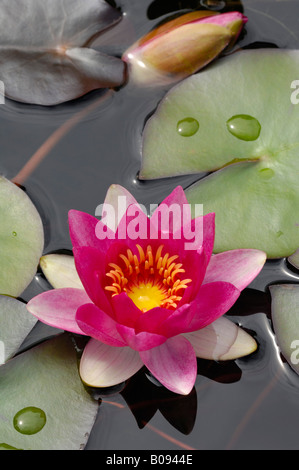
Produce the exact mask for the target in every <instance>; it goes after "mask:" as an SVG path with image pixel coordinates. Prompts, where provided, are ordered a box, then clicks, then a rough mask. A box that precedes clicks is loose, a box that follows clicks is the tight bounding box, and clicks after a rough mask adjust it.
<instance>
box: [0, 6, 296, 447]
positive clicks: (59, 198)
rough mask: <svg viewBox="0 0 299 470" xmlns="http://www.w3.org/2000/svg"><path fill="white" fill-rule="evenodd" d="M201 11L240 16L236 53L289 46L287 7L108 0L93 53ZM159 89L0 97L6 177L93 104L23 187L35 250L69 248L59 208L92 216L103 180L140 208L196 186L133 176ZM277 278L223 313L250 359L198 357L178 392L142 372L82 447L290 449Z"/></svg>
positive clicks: (274, 274) (282, 264)
mask: <svg viewBox="0 0 299 470" xmlns="http://www.w3.org/2000/svg"><path fill="white" fill-rule="evenodd" d="M208 4H210V8H215V9H216V8H217V7H221V6H222V7H223V6H225V8H224V9H223V10H222V11H229V10H234V9H238V10H240V11H243V12H244V14H245V15H247V16H248V18H249V22H248V24H247V26H246V28H245V32H244V34H243V35H242V37H241V39H240V41H239V44H238V45H239V46H240V47H260V46H264V47H281V48H293V49H295V48H299V3H298V0H293V1H287V0H281V1H279V0H256V1H254V0H244V1H243V2H239V1H227V2H224V1H218V2H217V1H215V0H214V1H210V2H209V0H206V1H199V0H197V1H196V0H189V1H188V0H186V1H183V0H182V1H178V0H171V1H170V0H160V1H158V0H155V1H150V0H119V1H117V0H116V5H117V7H120V9H121V10H122V11H123V12H124V13H126V15H125V17H124V20H123V22H122V23H121V24H120V25H119V26H117V28H116V29H114V30H113V31H110V32H108V33H107V34H106V35H105V36H104V38H103V39H104V40H103V39H102V41H99V40H98V43H97V47H98V48H99V49H101V50H106V51H108V52H111V53H114V54H116V55H119V56H120V55H121V54H122V52H123V51H124V50H125V49H126V48H127V46H129V45H130V44H131V43H132V42H133V41H135V40H136V39H137V38H138V37H139V36H141V35H143V34H144V33H146V32H148V31H149V30H150V29H151V28H152V27H154V26H155V25H156V24H157V23H158V22H159V21H161V20H164V19H165V18H166V17H167V16H168V15H170V14H173V13H177V12H179V11H183V12H184V11H188V10H189V9H194V8H204V5H208ZM298 77H299V72H298ZM298 77H294V79H295V78H298ZM165 92H166V89H164V90H161V89H159V90H151V91H150V90H138V89H137V90H136V89H135V88H134V87H133V86H132V85H131V84H130V83H128V84H127V85H126V86H124V87H122V88H121V89H120V90H118V91H116V92H114V93H112V94H108V95H107V96H106V95H105V93H104V92H102V91H96V92H93V93H90V94H89V95H88V96H85V97H83V98H81V99H79V100H76V101H74V102H72V103H66V104H64V105H60V106H56V107H52V108H43V107H39V106H28V105H22V104H19V103H15V102H12V101H8V100H7V102H6V105H5V106H0V123H1V125H0V137H1V159H0V172H1V173H2V174H4V175H5V176H6V177H7V178H10V179H11V178H13V177H14V176H15V175H16V174H18V172H19V171H20V170H21V168H22V167H23V166H24V165H25V163H26V162H27V161H28V160H29V158H30V157H31V155H33V154H34V153H35V152H36V151H37V149H39V147H40V146H41V145H42V144H43V143H44V142H45V141H46V140H47V139H48V137H49V136H50V135H51V134H52V133H53V132H54V131H55V130H56V129H57V128H59V127H60V126H61V125H62V124H63V123H64V122H65V121H67V120H68V119H69V118H71V116H73V115H74V114H75V113H77V112H79V111H81V110H83V109H85V108H86V107H87V106H90V105H92V103H94V102H95V101H96V100H98V99H99V98H100V97H101V96H102V97H103V101H102V103H101V104H99V106H98V107H96V108H95V109H93V110H92V111H91V112H90V113H88V114H87V115H85V116H83V117H82V119H81V120H80V122H79V123H78V124H77V125H76V126H75V127H74V128H73V129H71V130H70V131H69V132H68V133H66V134H65V135H64V137H63V138H62V139H61V140H60V141H59V142H58V143H57V144H56V145H55V146H54V147H53V148H52V150H51V151H50V152H49V153H48V154H47V156H46V157H45V159H44V160H43V161H42V162H41V164H40V165H39V166H38V167H37V168H36V170H35V171H34V172H33V173H32V174H31V175H30V176H29V177H28V178H27V179H26V181H25V182H24V187H25V190H26V191H27V193H28V194H29V196H30V197H31V198H32V200H33V201H34V203H35V204H36V206H37V208H38V209H39V211H40V213H41V216H42V218H43V221H44V225H45V235H46V246H45V253H49V252H52V251H57V250H61V249H66V250H69V249H71V244H70V240H69V235H68V226H67V213H68V211H69V210H70V209H71V208H73V209H77V210H82V211H85V212H89V213H91V214H94V212H95V209H96V207H97V205H98V204H101V203H102V202H103V200H104V197H105V194H106V191H107V189H108V187H109V186H110V185H111V184H112V183H119V184H121V185H123V186H125V187H126V188H127V189H128V190H129V191H131V192H132V193H133V194H134V196H135V197H136V198H137V200H138V201H139V202H141V203H143V204H150V203H159V202H160V201H161V200H162V199H163V198H164V197H165V196H166V195H168V194H169V192H170V191H171V190H172V189H173V188H174V187H175V186H177V185H178V184H181V185H182V186H183V187H184V188H186V187H187V186H189V185H190V184H191V183H193V182H194V181H196V180H197V179H198V177H199V176H197V175H192V176H185V177H181V178H173V179H167V180H159V181H158V180H157V181H151V182H141V181H138V171H139V166H140V142H141V140H140V137H141V132H142V128H143V125H144V122H145V120H146V119H147V117H148V116H149V115H150V114H151V113H152V112H153V111H154V109H155V108H156V106H157V104H158V102H159V101H160V100H161V98H162V97H163V96H164V94H165ZM269 105H271V104H269ZM24 217H26V214H24ZM281 281H283V282H285V281H287V282H297V283H298V282H299V273H296V271H295V270H292V269H291V268H290V267H289V265H288V264H287V262H286V260H277V261H271V262H267V264H266V266H265V268H264V269H263V271H262V273H261V274H260V275H259V276H258V278H257V279H256V280H255V281H254V283H253V284H252V285H251V286H250V287H249V288H248V289H246V290H245V291H244V292H243V293H242V295H241V297H240V299H239V301H238V302H237V303H236V305H235V306H234V308H233V309H232V310H231V311H230V312H229V314H230V318H231V319H232V320H233V321H236V322H237V323H238V324H240V325H241V326H243V327H244V328H245V329H247V330H248V331H249V332H251V333H252V334H253V335H254V337H255V338H256V340H257V342H258V344H259V348H258V350H257V352H256V353H254V354H253V355H252V356H250V357H247V358H244V359H240V360H237V361H232V362H227V363H223V364H218V363H215V362H213V361H204V360H199V361H198V370H199V373H198V377H197V381H196V385H195V388H194V390H193V392H192V393H191V394H190V396H188V397H180V396H177V395H175V394H173V393H171V392H168V391H166V390H165V389H163V388H162V387H160V386H159V385H158V384H156V383H155V382H154V381H152V379H151V378H150V377H147V375H146V371H145V370H142V371H141V372H140V373H139V374H137V375H136V376H135V377H134V378H132V379H131V380H130V381H129V382H128V383H127V384H126V386H125V385H124V384H123V385H122V386H120V387H116V388H115V389H113V390H107V392H106V393H105V394H102V395H99V396H98V397H99V398H100V399H101V405H100V407H99V413H98V417H97V420H96V423H95V426H94V429H93V431H92V433H91V435H90V439H89V441H88V444H87V447H86V449H88V450H93V449H106V450H114V449H115V450H121V449H131V450H132V449H133V450H138V449H150V450H159V449H164V450H165V449H166V450H171V449H173V450H180V449H199V450H203V449H298V448H299V438H298V432H297V429H298V421H299V377H298V376H297V375H296V374H295V373H294V372H292V370H291V369H290V368H289V366H288V365H287V364H286V363H285V362H284V360H283V358H281V357H280V354H279V351H278V348H277V346H276V343H275V338H274V335H273V330H272V325H271V312H270V296H269V293H268V290H267V286H268V285H269V284H273V283H279V282H281ZM46 288H47V286H46V284H45V281H44V280H43V278H42V277H41V276H40V275H37V276H36V278H35V280H34V281H33V282H32V284H31V285H30V286H29V288H28V289H27V290H26V292H25V293H24V295H23V296H22V298H23V299H24V300H26V301H27V300H29V299H30V298H31V297H32V296H33V295H36V294H38V293H40V292H42V291H43V290H44V289H46Z"/></svg>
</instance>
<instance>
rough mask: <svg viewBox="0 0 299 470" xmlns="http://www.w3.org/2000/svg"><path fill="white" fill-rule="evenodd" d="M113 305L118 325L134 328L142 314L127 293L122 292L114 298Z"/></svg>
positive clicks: (112, 299)
mask: <svg viewBox="0 0 299 470" xmlns="http://www.w3.org/2000/svg"><path fill="white" fill-rule="evenodd" d="M111 303H112V305H113V309H114V314H115V320H116V321H117V323H120V324H121V325H125V326H129V327H132V328H134V327H135V324H136V322H137V321H138V319H139V318H140V316H141V315H142V312H141V310H140V309H139V308H138V307H136V305H135V304H134V302H133V301H132V299H130V297H128V296H127V294H126V293H125V292H122V293H121V294H119V295H115V296H114V297H112V298H111Z"/></svg>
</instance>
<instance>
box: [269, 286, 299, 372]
mask: <svg viewBox="0 0 299 470" xmlns="http://www.w3.org/2000/svg"><path fill="white" fill-rule="evenodd" d="M270 292H271V297H272V321H273V328H274V331H275V335H276V340H277V344H278V346H279V348H280V350H281V352H282V354H283V355H284V357H285V359H286V360H287V361H288V363H289V365H290V366H291V367H292V369H294V370H295V372H297V374H299V285H298V284H282V285H276V286H270Z"/></svg>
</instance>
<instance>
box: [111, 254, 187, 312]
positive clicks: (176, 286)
mask: <svg viewBox="0 0 299 470" xmlns="http://www.w3.org/2000/svg"><path fill="white" fill-rule="evenodd" d="M136 247H137V249H138V254H139V256H137V255H136V254H133V253H132V251H131V250H130V249H128V250H127V252H126V255H124V254H120V255H119V257H120V259H121V261H122V266H120V265H118V264H115V263H110V264H109V267H110V268H111V269H110V270H109V272H107V273H106V276H107V278H108V279H109V285H107V286H106V287H105V289H106V290H107V291H110V292H111V294H112V297H113V296H115V295H118V294H121V293H122V292H126V293H127V295H128V296H129V297H130V298H131V299H132V300H133V302H134V303H135V304H136V305H137V307H138V308H140V310H142V311H144V312H145V311H147V310H150V309H151V308H154V307H158V306H160V307H164V308H167V309H170V308H172V309H175V308H176V307H177V305H178V302H179V301H180V300H181V298H182V296H183V293H184V290H185V289H186V288H187V286H188V284H189V283H190V282H191V279H181V275H182V274H183V273H184V272H185V270H184V269H183V267H182V264H181V263H178V262H177V260H178V258H179V256H178V255H173V256H170V255H169V253H166V254H165V255H163V254H162V252H163V245H160V246H159V247H158V249H157V250H156V252H155V253H153V250H152V247H151V246H150V245H148V246H147V248H146V251H145V250H144V249H143V248H142V247H141V246H140V245H136ZM120 264H121V263H120Z"/></svg>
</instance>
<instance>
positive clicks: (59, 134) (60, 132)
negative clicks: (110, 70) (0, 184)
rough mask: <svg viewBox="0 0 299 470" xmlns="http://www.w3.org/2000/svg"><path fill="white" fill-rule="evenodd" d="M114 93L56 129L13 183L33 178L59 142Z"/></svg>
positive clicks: (22, 182)
mask: <svg viewBox="0 0 299 470" xmlns="http://www.w3.org/2000/svg"><path fill="white" fill-rule="evenodd" d="M112 93H113V90H112V89H109V90H108V91H107V93H105V95H104V96H101V97H100V98H99V99H97V100H95V101H94V102H93V103H91V104H90V105H89V106H87V107H86V108H84V109H82V110H81V111H79V112H78V113H76V114H74V115H73V116H72V117H71V118H70V119H68V120H67V121H66V122H65V123H63V124H62V126H60V127H59V128H58V129H56V130H55V131H54V132H53V134H51V135H50V137H48V139H46V140H45V142H44V143H43V144H42V145H41V146H40V147H39V148H38V149H37V151H36V152H35V153H34V154H33V155H32V156H31V158H30V159H29V160H28V162H27V163H26V164H25V165H24V166H23V168H22V169H21V170H20V171H19V173H18V174H17V175H16V176H15V177H14V178H12V182H13V183H15V184H18V185H23V184H24V182H25V181H26V180H27V179H28V178H29V177H30V176H31V174H32V173H33V172H34V171H35V170H36V168H37V167H38V166H39V165H40V164H41V162H42V161H43V160H44V158H45V157H46V156H47V155H48V153H49V152H50V151H51V150H52V149H53V148H54V147H55V145H57V144H58V142H59V141H60V140H61V139H62V138H63V137H64V136H65V135H66V134H67V133H68V132H69V131H70V130H71V129H72V128H73V127H75V126H76V125H77V124H78V123H79V122H80V121H81V120H82V119H83V118H84V117H85V116H87V115H88V114H89V113H91V112H92V111H93V110H94V109H96V108H97V107H98V106H99V105H100V104H101V103H102V102H103V101H104V100H105V99H106V98H108V97H109V96H111V95H112Z"/></svg>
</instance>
